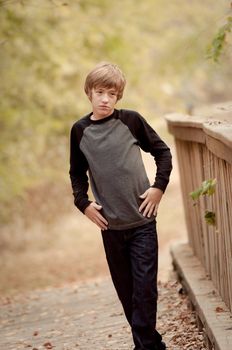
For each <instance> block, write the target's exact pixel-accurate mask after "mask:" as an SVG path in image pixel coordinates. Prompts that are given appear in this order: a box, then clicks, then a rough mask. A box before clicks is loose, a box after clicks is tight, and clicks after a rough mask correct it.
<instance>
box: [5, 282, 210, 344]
mask: <svg viewBox="0 0 232 350" xmlns="http://www.w3.org/2000/svg"><path fill="white" fill-rule="evenodd" d="M179 289H180V286H179V285H178V283H177V282H176V281H175V279H174V277H172V278H170V281H169V282H166V283H159V293H160V295H159V308H158V326H157V328H158V330H159V331H160V332H161V333H162V335H163V338H164V339H165V341H166V343H167V345H168V349H171V350H184V349H188V350H205V348H204V346H203V336H202V334H201V333H199V332H198V330H197V328H196V325H195V319H194V315H193V313H192V312H191V311H190V310H189V309H187V298H186V296H185V295H181V294H180V293H178V291H179ZM0 348H1V349H4V350H20V349H32V350H42V349H43V350H45V349H55V350H74V349H80V350H89V349H94V350H95V349H96V350H121V349H127V350H129V349H133V345H132V340H131V334H130V328H129V326H128V324H127V322H126V319H125V317H124V315H123V312H122V308H121V305H120V303H119V301H118V298H117V296H116V294H115V291H114V289H113V286H112V282H111V280H110V279H109V278H106V279H98V280H95V281H88V282H86V283H84V284H79V285H78V284H69V285H67V286H65V287H62V288H56V289H47V290H44V291H35V292H33V293H31V294H28V295H27V296H24V297H21V298H18V299H17V300H16V301H13V302H11V303H6V304H5V305H2V306H1V307H0Z"/></svg>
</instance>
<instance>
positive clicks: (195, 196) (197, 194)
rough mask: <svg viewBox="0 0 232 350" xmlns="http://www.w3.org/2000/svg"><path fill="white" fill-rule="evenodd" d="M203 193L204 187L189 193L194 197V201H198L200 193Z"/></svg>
mask: <svg viewBox="0 0 232 350" xmlns="http://www.w3.org/2000/svg"><path fill="white" fill-rule="evenodd" d="M201 194H202V188H201V187H200V188H198V189H197V190H195V191H193V192H191V193H189V195H190V196H191V197H192V199H193V200H194V201H196V200H197V199H199V197H200V195H201Z"/></svg>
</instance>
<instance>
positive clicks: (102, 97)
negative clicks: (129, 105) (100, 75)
mask: <svg viewBox="0 0 232 350" xmlns="http://www.w3.org/2000/svg"><path fill="white" fill-rule="evenodd" d="M89 99H90V101H91V103H92V108H93V117H94V118H95V119H102V118H105V117H108V116H109V115H111V114H112V113H113V111H114V107H115V104H116V102H117V91H116V90H115V89H114V88H110V89H109V88H103V87H96V88H93V89H92V91H91V96H90V97H89Z"/></svg>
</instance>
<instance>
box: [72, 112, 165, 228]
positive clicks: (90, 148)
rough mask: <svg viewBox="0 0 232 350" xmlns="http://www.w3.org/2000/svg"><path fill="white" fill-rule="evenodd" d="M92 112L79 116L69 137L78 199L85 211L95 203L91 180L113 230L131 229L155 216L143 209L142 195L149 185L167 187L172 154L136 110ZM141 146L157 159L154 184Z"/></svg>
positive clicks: (74, 193)
mask: <svg viewBox="0 0 232 350" xmlns="http://www.w3.org/2000/svg"><path fill="white" fill-rule="evenodd" d="M91 115H92V113H89V114H88V115H86V116H85V117H83V118H82V119H80V120H79V121H77V122H76V123H75V124H74V125H73V127H72V129H71V137H70V171H69V173H70V178H71V184H72V189H73V195H74V203H75V205H76V206H77V208H78V209H80V210H81V211H82V212H83V213H84V211H85V209H86V208H87V206H88V205H89V204H90V203H91V201H90V200H89V197H88V188H89V180H90V184H91V189H92V192H93V195H94V198H95V200H96V202H97V203H98V204H99V205H101V206H102V210H101V213H102V215H103V216H104V217H105V218H106V220H107V221H108V228H109V229H112V230H123V229H130V228H134V227H138V226H141V225H144V224H145V223H147V222H149V221H151V220H154V217H151V218H147V217H144V216H143V215H142V213H140V212H139V206H140V205H141V203H142V201H143V200H142V199H141V198H140V197H139V196H140V195H141V194H143V193H144V192H145V191H146V190H147V189H148V188H149V187H151V186H152V187H156V188H159V189H161V190H162V191H163V192H164V191H165V189H166V187H167V184H168V182H169V176H170V172H171V170H172V163H171V153H170V150H169V148H168V146H167V145H166V144H165V143H164V142H163V141H162V140H161V138H160V137H159V136H158V135H157V133H156V132H155V131H154V130H153V129H152V128H151V126H150V125H149V124H148V123H147V122H146V120H145V119H144V118H143V117H142V116H141V115H140V114H139V113H137V112H135V111H131V110H125V109H121V110H117V109H115V110H114V112H113V113H112V114H111V115H110V116H108V117H105V118H103V119H99V120H92V119H91ZM140 148H141V149H142V150H143V151H145V152H149V153H150V154H151V155H152V156H153V157H154V159H155V162H156V176H155V181H154V184H152V185H150V183H149V180H148V177H147V174H146V171H145V167H144V164H143V160H142V156H141V151H140Z"/></svg>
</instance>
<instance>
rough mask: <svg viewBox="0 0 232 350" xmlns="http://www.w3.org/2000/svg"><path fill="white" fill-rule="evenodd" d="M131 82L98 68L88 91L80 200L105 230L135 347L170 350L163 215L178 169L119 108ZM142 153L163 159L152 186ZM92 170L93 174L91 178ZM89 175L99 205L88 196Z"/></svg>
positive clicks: (76, 171) (79, 135)
mask: <svg viewBox="0 0 232 350" xmlns="http://www.w3.org/2000/svg"><path fill="white" fill-rule="evenodd" d="M125 84H126V80H125V77H124V75H123V73H122V72H121V70H120V69H119V67H118V66H116V65H114V64H110V63H101V64H99V65H97V66H96V67H95V68H94V69H93V70H92V71H91V72H90V73H89V74H88V76H87V78H86V81H85V92H86V94H87V96H88V98H89V100H90V102H91V104H92V112H91V113H89V114H87V115H86V116H85V117H83V118H82V119H80V120H79V121H77V122H76V123H75V124H74V125H73V127H72V130H71V145H70V178H71V183H72V188H73V195H74V203H75V205H76V206H77V208H78V209H80V210H81V211H82V212H83V213H84V214H85V215H86V216H87V217H88V218H89V219H90V220H91V221H93V222H94V223H95V224H96V225H97V226H98V227H99V228H100V229H101V232H102V238H103V244H104V248H105V253H106V258H107V262H108V265H109V269H110V273H111V277H112V281H113V283H114V286H115V289H116V291H117V294H118V297H119V299H120V301H121V303H122V306H123V309H124V312H125V315H126V318H127V320H128V322H129V324H130V326H131V330H132V335H133V340H134V344H135V348H134V350H164V349H166V346H165V343H164V342H162V337H161V335H160V334H159V333H158V332H157V331H156V329H155V326H156V308H157V264H158V263H157V261H158V244H157V234H156V220H155V217H156V214H157V209H158V205H159V202H160V200H161V198H162V195H163V192H164V191H165V189H166V187H167V184H168V181H169V175H170V172H171V169H172V164H171V153H170V150H169V148H168V147H167V145H166V144H165V143H164V142H163V141H162V140H161V139H160V137H159V136H158V135H157V134H156V133H155V131H154V130H153V129H152V128H151V127H150V126H149V125H148V123H147V122H146V121H145V119H144V118H143V117H142V116H141V115H139V114H138V113H137V112H134V111H130V110H123V109H122V110H117V109H115V105H116V102H117V101H118V100H119V99H121V98H122V95H123V90H124V87H125ZM140 148H141V149H143V150H144V151H145V152H150V153H151V154H152V155H153V156H154V158H155V162H156V166H157V171H156V177H155V182H154V184H153V185H152V186H150V184H149V181H148V178H147V175H146V172H145V168H144V165H143V162H142V157H141V152H140ZM87 172H88V175H89V176H87ZM88 178H89V179H90V184H91V188H92V192H93V195H94V197H95V200H96V202H91V201H90V200H89V198H88V194H87V192H88V186H89V185H88Z"/></svg>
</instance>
